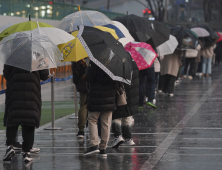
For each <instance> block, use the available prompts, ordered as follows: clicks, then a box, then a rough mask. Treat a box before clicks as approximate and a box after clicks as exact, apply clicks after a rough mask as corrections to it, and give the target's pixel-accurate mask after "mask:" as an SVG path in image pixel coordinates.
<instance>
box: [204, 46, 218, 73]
mask: <svg viewBox="0 0 222 170" xmlns="http://www.w3.org/2000/svg"><path fill="white" fill-rule="evenodd" d="M215 48H216V44H214V45H212V46H211V47H208V48H203V50H202V51H201V54H202V56H203V63H202V77H204V76H206V77H209V76H210V75H211V64H212V58H213V56H214V49H215Z"/></svg>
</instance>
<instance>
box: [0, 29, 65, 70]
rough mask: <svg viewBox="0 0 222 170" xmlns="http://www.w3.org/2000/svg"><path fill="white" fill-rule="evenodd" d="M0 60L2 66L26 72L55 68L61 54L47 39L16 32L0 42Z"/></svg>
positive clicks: (41, 36)
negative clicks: (5, 65)
mask: <svg viewBox="0 0 222 170" xmlns="http://www.w3.org/2000/svg"><path fill="white" fill-rule="evenodd" d="M0 54H1V55H0V59H1V60H2V62H3V63H4V64H7V65H10V66H14V67H18V68H21V69H24V70H28V71H36V70H42V69H49V68H56V67H57V63H59V62H60V60H61V59H62V56H61V53H60V51H59V49H58V48H57V46H56V45H54V44H53V43H52V42H51V41H50V40H49V38H48V37H46V36H43V35H28V34H26V33H23V32H17V33H14V34H11V35H9V36H7V37H5V38H4V39H3V40H2V41H0Z"/></svg>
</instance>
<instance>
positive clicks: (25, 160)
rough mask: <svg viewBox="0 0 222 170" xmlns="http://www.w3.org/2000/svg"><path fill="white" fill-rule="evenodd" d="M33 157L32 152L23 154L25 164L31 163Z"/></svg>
mask: <svg viewBox="0 0 222 170" xmlns="http://www.w3.org/2000/svg"><path fill="white" fill-rule="evenodd" d="M31 161H32V157H31V155H30V152H24V153H23V162H31Z"/></svg>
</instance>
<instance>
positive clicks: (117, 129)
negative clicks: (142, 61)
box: [111, 61, 139, 148]
mask: <svg viewBox="0 0 222 170" xmlns="http://www.w3.org/2000/svg"><path fill="white" fill-rule="evenodd" d="M132 69H133V74H132V82H131V85H126V84H125V85H124V88H125V92H126V98H127V104H126V105H123V106H117V110H115V111H114V112H113V116H112V119H113V120H112V132H113V134H114V137H115V139H114V141H113V143H112V145H111V147H113V148H117V147H118V146H119V145H121V144H122V145H125V146H132V145H135V143H134V141H133V139H132V136H131V130H132V123H133V121H132V116H133V115H134V114H136V113H137V112H138V101H139V70H138V67H137V65H136V62H135V61H133V62H132Z"/></svg>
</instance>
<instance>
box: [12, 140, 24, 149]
mask: <svg viewBox="0 0 222 170" xmlns="http://www.w3.org/2000/svg"><path fill="white" fill-rule="evenodd" d="M13 149H14V150H22V144H20V143H19V142H15V143H14V144H13Z"/></svg>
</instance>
